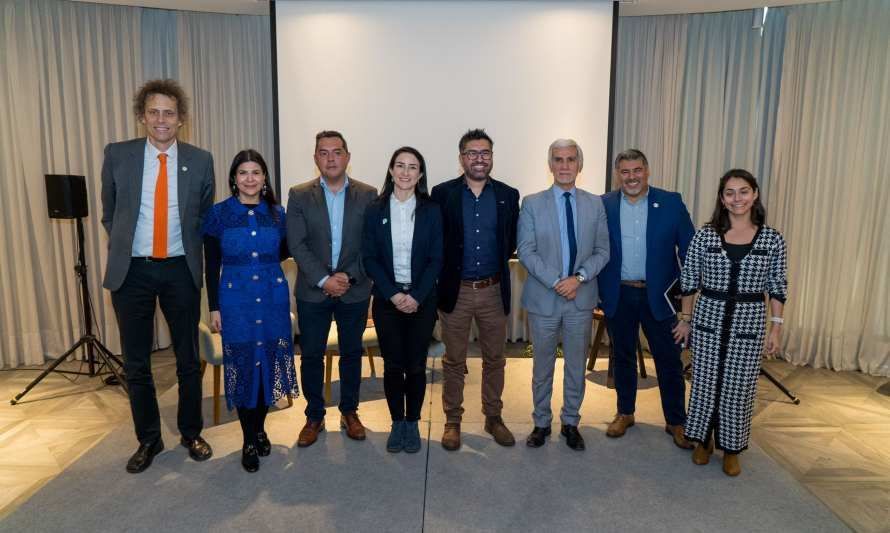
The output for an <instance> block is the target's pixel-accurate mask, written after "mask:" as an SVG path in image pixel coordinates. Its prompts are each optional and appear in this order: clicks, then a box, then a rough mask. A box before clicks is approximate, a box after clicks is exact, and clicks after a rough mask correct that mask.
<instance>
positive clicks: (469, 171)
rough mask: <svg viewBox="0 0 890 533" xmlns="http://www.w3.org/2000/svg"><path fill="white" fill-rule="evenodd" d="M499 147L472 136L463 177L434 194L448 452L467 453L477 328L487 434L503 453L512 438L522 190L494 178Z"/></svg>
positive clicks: (467, 139) (479, 133)
mask: <svg viewBox="0 0 890 533" xmlns="http://www.w3.org/2000/svg"><path fill="white" fill-rule="evenodd" d="M492 147H493V142H492V140H491V138H490V137H489V136H488V134H486V133H485V131H484V130H481V129H473V130H469V131H467V132H466V133H465V134H464V135H463V137H461V139H460V142H459V143H458V148H459V151H460V152H459V153H460V155H459V158H460V164H461V167H462V168H463V170H464V173H463V175H461V176H460V177H457V178H455V179H453V180H450V181H446V182H444V183H441V184H439V185H437V186H435V187H434V188H433V192H432V198H433V200H434V201H435V202H436V203H438V204H439V206H440V207H441V209H442V217H443V226H444V232H445V234H444V244H445V261H444V265H443V268H442V273H441V274H440V276H439V294H438V297H439V310H440V311H441V313H440V316H441V319H442V336H443V340H444V342H445V351H446V353H445V356H444V357H443V359H442V370H443V374H444V384H443V387H442V404H443V407H444V410H445V417H446V419H445V432H444V434H443V435H442V447H444V448H445V449H446V450H451V451H453V450H457V449H458V448H460V422H461V417H462V416H463V412H464V409H463V400H464V373H465V370H466V360H467V345H468V343H469V336H470V324H471V323H472V321H473V319H475V320H476V324H477V326H478V329H479V345H480V347H481V348H482V412H483V414H485V431H486V432H487V433H489V434H491V435H492V436H493V437H494V440H495V442H497V443H498V444H500V445H502V446H513V445H514V444H515V443H516V441H515V439H514V438H513V434H512V433H511V432H510V430H509V429H507V426H506V425H504V421H503V419H502V418H501V410H502V408H503V402H502V401H501V393H502V392H503V390H504V366H505V365H506V361H505V360H504V343H505V342H506V337H507V329H506V328H507V315H508V314H509V313H510V270H509V264H508V263H509V260H510V256H511V255H512V254H513V252H514V250H515V249H516V221H517V218H518V216H519V191H517V190H516V189H514V188H513V187H510V186H509V185H506V184H504V183H502V182H500V181H497V180H495V179H493V178H492V177H491V175H490V174H491V169H492Z"/></svg>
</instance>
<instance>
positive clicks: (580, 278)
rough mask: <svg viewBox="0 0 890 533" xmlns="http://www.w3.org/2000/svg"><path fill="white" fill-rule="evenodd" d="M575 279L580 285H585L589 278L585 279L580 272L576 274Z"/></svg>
mask: <svg viewBox="0 0 890 533" xmlns="http://www.w3.org/2000/svg"><path fill="white" fill-rule="evenodd" d="M575 279H576V280H578V283H584V282H585V281H587V278H585V277H584V274H582V273H580V272H575Z"/></svg>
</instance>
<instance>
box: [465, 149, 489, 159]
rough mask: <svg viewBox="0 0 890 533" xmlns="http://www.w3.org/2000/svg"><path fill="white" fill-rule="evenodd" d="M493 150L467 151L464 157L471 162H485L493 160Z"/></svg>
mask: <svg viewBox="0 0 890 533" xmlns="http://www.w3.org/2000/svg"><path fill="white" fill-rule="evenodd" d="M491 153H492V152H491V150H466V151H465V152H464V153H463V155H464V157H466V158H467V159H469V160H471V161H472V160H475V159H479V158H482V160H483V161H489V160H491Z"/></svg>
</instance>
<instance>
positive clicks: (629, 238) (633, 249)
mask: <svg viewBox="0 0 890 533" xmlns="http://www.w3.org/2000/svg"><path fill="white" fill-rule="evenodd" d="M618 211H619V215H620V220H621V279H622V280H624V281H645V280H646V223H647V222H648V220H649V191H648V190H646V193H645V194H643V195H642V197H641V198H640V199H639V200H637V202H636V203H635V204H632V203H630V201H628V199H627V197H626V196H625V195H624V192H622V193H621V201H620V202H619V204H618Z"/></svg>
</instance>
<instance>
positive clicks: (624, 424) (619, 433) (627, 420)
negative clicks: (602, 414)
mask: <svg viewBox="0 0 890 533" xmlns="http://www.w3.org/2000/svg"><path fill="white" fill-rule="evenodd" d="M632 425H634V415H623V414H621V413H618V414H617V415H615V420H612V423H611V424H609V427H608V428H606V436H607V437H612V438H613V439H614V438H618V437H623V436H624V434H625V433H626V432H627V428H629V427H630V426H632Z"/></svg>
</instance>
